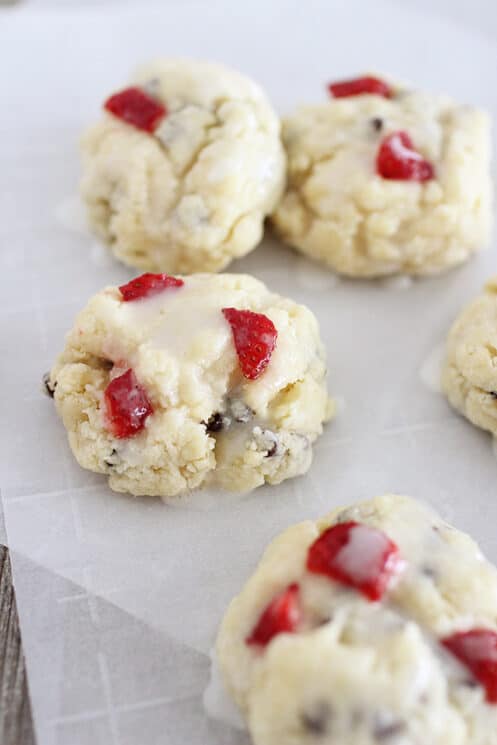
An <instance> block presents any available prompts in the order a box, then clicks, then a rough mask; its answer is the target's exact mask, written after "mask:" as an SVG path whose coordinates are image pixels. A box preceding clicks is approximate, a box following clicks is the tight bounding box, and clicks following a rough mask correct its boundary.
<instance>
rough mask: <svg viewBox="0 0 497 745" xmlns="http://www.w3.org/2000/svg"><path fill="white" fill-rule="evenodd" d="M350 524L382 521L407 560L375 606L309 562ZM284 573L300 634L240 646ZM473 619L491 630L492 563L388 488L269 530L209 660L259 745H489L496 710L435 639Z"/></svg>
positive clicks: (496, 608)
mask: <svg viewBox="0 0 497 745" xmlns="http://www.w3.org/2000/svg"><path fill="white" fill-rule="evenodd" d="M350 520H352V521H356V522H359V523H365V524H367V525H370V526H374V527H376V528H379V529H381V530H383V531H384V532H385V533H386V534H387V535H388V536H389V537H390V538H391V539H392V540H393V541H395V543H396V544H397V545H398V547H399V549H400V551H401V554H402V556H403V558H404V559H405V560H406V568H405V570H404V572H403V574H402V575H401V576H400V579H399V580H398V582H397V584H395V585H394V586H393V588H392V589H391V590H390V591H389V592H388V593H387V595H386V597H384V598H383V600H382V601H381V602H379V603H371V602H369V601H368V600H366V599H365V598H364V597H363V596H362V595H360V594H359V593H358V592H357V591H355V590H353V589H350V588H346V587H344V586H342V585H340V584H338V583H336V582H333V581H332V580H330V579H328V578H327V577H323V576H318V575H315V574H311V573H309V572H308V571H306V568H305V565H306V558H307V551H308V549H309V546H310V545H311V544H312V543H313V542H314V540H315V539H316V538H317V537H318V535H319V534H320V533H322V532H323V530H325V529H326V528H327V527H329V526H330V525H332V524H334V523H337V522H347V521H350ZM292 583H298V585H299V587H300V605H301V608H302V613H303V620H302V622H301V627H300V630H299V631H298V632H297V633H294V634H285V633H280V634H279V635H277V636H275V637H274V638H273V639H272V640H271V641H270V643H269V644H268V645H267V646H266V647H265V648H264V649H260V648H255V647H254V646H252V645H247V644H246V642H245V639H246V638H247V636H248V635H249V634H250V632H251V631H252V629H253V628H254V626H255V624H256V622H257V619H258V618H259V617H260V615H261V613H262V611H263V610H264V608H265V607H266V606H267V605H268V603H269V602H270V601H271V599H272V598H273V597H275V595H277V593H279V592H281V591H282V590H284V589H285V588H286V587H287V586H288V585H289V584H292ZM472 626H486V627H489V628H491V629H497V571H496V570H495V568H494V567H493V566H492V565H490V564H489V563H488V562H486V561H485V560H484V558H483V556H482V554H481V553H480V551H479V549H478V546H477V545H476V544H475V543H474V541H473V540H472V539H471V538H469V536H467V535H465V534H464V533H461V532H459V531H458V530H455V529H454V528H452V527H451V526H449V525H447V524H446V523H444V522H443V521H442V520H441V519H440V518H439V517H438V516H437V515H436V514H434V513H433V512H432V511H431V510H430V509H428V508H426V507H424V506H422V505H420V504H419V503H417V502H415V501H414V500H412V499H410V498H408V497H399V496H394V495H387V496H383V497H377V498H375V499H373V500H370V501H367V502H362V503H359V504H357V505H355V506H352V507H349V508H346V509H337V510H335V511H333V512H332V513H330V514H329V515H327V516H326V517H325V518H323V519H322V520H319V521H317V522H311V521H308V522H304V523H301V524H299V525H296V526H294V527H292V528H290V529H288V530H286V531H285V532H284V533H283V534H281V535H280V536H279V537H278V538H276V539H275V540H274V541H273V542H272V543H271V544H270V546H269V547H268V548H267V550H266V552H265V554H264V556H263V558H262V560H261V562H260V564H259V566H258V567H257V569H256V571H255V573H254V574H253V576H252V577H251V578H250V580H249V581H248V582H247V584H246V586H245V587H244V589H243V590H242V592H241V593H240V595H238V597H236V598H235V599H234V600H233V601H232V603H231V605H230V607H229V609H228V611H227V613H226V615H225V618H224V620H223V622H222V625H221V628H220V632H219V635H218V640H217V656H218V660H219V664H220V668H221V671H222V673H223V676H224V679H225V683H226V686H227V689H228V691H229V692H230V693H231V695H232V696H233V698H234V699H235V701H236V702H237V704H238V706H239V707H240V709H241V711H242V713H243V715H244V717H245V719H246V721H247V724H248V727H249V730H250V732H251V735H252V738H253V741H254V743H255V745H313V744H314V743H316V742H318V741H319V742H320V743H323V744H324V745H377V744H378V743H388V745H420V744H421V743H430V745H448V744H449V743H450V745H495V742H496V740H495V733H496V732H497V706H494V705H490V704H487V703H486V700H485V692H484V690H483V689H482V687H481V686H479V685H475V683H474V681H473V680H472V677H471V674H470V673H469V672H468V670H467V669H466V668H465V667H463V666H462V665H460V664H459V663H458V662H457V661H456V660H455V658H453V657H452V656H451V655H449V654H448V653H447V652H446V651H445V650H444V649H443V647H442V646H441V645H440V644H439V643H438V641H437V640H438V639H439V638H441V637H442V636H445V635H447V634H450V633H453V632H455V631H456V630H462V629H467V628H469V627H472ZM318 735H319V737H318Z"/></svg>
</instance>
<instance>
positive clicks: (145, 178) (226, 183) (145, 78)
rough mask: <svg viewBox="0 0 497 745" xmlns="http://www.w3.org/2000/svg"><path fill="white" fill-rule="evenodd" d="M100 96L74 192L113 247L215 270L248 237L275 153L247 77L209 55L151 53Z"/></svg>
mask: <svg viewBox="0 0 497 745" xmlns="http://www.w3.org/2000/svg"><path fill="white" fill-rule="evenodd" d="M103 108H104V113H103V117H102V119H101V120H100V122H98V123H97V124H96V125H94V126H93V127H91V129H90V130H89V131H88V132H87V133H86V134H85V136H84V138H83V146H82V149H83V181H82V195H83V199H84V201H85V203H86V206H87V208H88V215H89V219H90V222H91V224H92V225H93V227H94V229H95V231H96V232H97V233H98V234H99V235H100V236H101V237H102V238H103V239H104V240H105V241H106V242H107V243H108V244H109V246H110V248H111V250H112V251H113V253H114V254H115V255H116V256H117V258H119V259H121V260H122V261H124V262H125V263H126V264H130V265H132V266H136V267H140V268H143V269H146V270H150V271H168V272H173V273H174V272H182V273H190V272H195V271H218V270H220V269H223V268H224V267H225V266H226V265H227V264H229V262H230V261H231V260H232V259H234V258H236V257H239V256H243V255H245V254H246V253H248V252H249V251H251V250H252V249H253V248H254V247H255V246H256V245H257V244H258V243H259V241H260V239H261V236H262V231H263V223H264V218H265V217H266V216H267V215H268V214H269V213H270V212H271V211H272V210H273V209H274V207H275V206H276V204H277V202H278V200H279V199H280V197H281V194H282V191H283V188H284V181H285V165H286V164H285V155H284V150H283V147H282V145H281V141H280V122H279V119H278V117H277V116H276V114H275V112H274V111H273V109H272V107H271V105H270V103H269V101H268V99H267V98H266V96H265V94H264V93H263V91H262V90H261V88H259V86H258V85H257V84H256V83H254V82H253V81H252V80H250V79H248V78H246V77H244V76H243V75H241V74H239V73H238V72H235V71H233V70H229V69H227V68H225V67H222V66H221V65H217V64H212V63H206V62H200V61H195V60H184V59H180V60H159V61H156V62H154V63H152V64H149V65H147V66H145V67H143V68H142V69H141V70H140V71H139V72H138V74H137V75H136V76H135V78H134V79H133V82H132V83H131V85H130V86H129V87H127V88H124V89H123V90H121V91H118V92H117V93H114V94H112V95H110V97H109V98H108V99H107V100H106V101H105V102H103Z"/></svg>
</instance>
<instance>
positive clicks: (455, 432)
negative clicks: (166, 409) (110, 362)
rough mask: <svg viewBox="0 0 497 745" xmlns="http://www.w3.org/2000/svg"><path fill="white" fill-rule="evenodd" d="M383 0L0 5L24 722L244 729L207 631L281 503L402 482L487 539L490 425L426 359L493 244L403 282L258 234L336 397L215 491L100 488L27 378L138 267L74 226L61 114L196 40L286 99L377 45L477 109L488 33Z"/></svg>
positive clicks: (317, 86) (361, 493)
mask: <svg viewBox="0 0 497 745" xmlns="http://www.w3.org/2000/svg"><path fill="white" fill-rule="evenodd" d="M79 5H81V7H79ZM399 5H400V4H395V5H394V4H393V3H388V2H370V3H367V8H366V7H365V6H366V3H362V2H359V1H358V0H353V1H352V2H348V3H346V4H345V3H340V2H327V3H321V2H318V1H317V0H309V2H307V3H306V4H305V7H304V6H302V4H294V3H291V2H288V3H284V2H277V1H276V2H272V3H263V2H262V1H261V2H256V1H255V0H254V2H251V3H246V4H243V5H242V4H237V3H228V2H213V3H195V2H184V3H177V4H176V3H163V4H162V5H161V6H160V7H158V8H156V9H150V8H148V6H147V5H146V4H145V3H140V4H138V3H136V4H135V5H134V6H132V7H126V6H123V5H121V6H119V7H118V6H116V5H114V6H112V7H105V5H104V7H99V6H98V5H96V4H95V5H93V6H91V5H90V6H87V7H86V8H85V6H84V4H83V3H81V4H78V3H74V4H71V7H70V8H68V7H67V6H64V7H62V6H60V7H58V9H57V10H52V11H50V10H37V8H36V4H33V5H29V4H28V5H27V6H26V7H20V8H19V9H10V10H9V11H0V50H1V51H0V54H1V59H2V63H3V64H2V79H1V86H2V93H3V95H2V101H3V102H4V105H3V106H2V115H1V118H0V129H1V133H2V137H1V141H0V150H1V158H0V164H1V167H0V187H1V190H0V193H1V200H2V220H1V221H0V237H1V244H2V245H1V252H0V266H1V272H0V282H1V283H2V295H1V296H2V311H3V312H2V314H1V315H0V324H1V325H2V331H1V339H2V349H3V354H2V362H1V368H0V370H1V376H2V407H3V415H2V422H3V423H4V425H5V426H4V427H3V428H2V430H3V431H2V434H1V436H2V444H1V458H2V467H1V487H2V497H3V508H4V513H5V522H6V527H7V533H8V540H9V544H10V547H11V550H12V558H13V568H14V576H15V584H16V590H17V599H18V606H19V611H20V619H21V626H22V632H23V640H24V645H25V651H26V657H27V666H28V672H29V681H30V691H31V696H32V704H33V714H34V718H35V725H36V730H37V735H38V745H55V744H58V745H109V744H110V745H156V744H159V743H161V744H162V743H166V744H167V745H185V743H188V745H224V744H226V745H228V744H229V745H242V744H243V743H246V742H247V736H246V735H245V734H244V733H241V732H238V731H236V730H232V729H231V728H229V727H228V726H227V725H225V724H223V723H221V722H216V721H213V720H212V719H210V718H209V717H207V715H206V714H205V711H204V709H203V706H202V694H203V691H204V689H205V686H206V684H207V681H208V677H209V657H208V653H209V650H210V648H211V647H212V643H213V640H214V637H215V632H216V627H217V625H218V622H219V620H220V618H221V616H222V614H223V610H224V608H225V606H226V605H227V603H228V602H229V600H230V599H231V597H232V596H233V595H234V594H235V593H236V592H237V591H238V589H239V588H240V587H241V586H242V583H243V582H244V580H245V579H246V578H247V577H248V575H249V574H250V572H251V571H252V570H253V568H254V566H255V564H256V562H257V560H258V557H259V556H260V554H261V552H262V550H263V548H264V547H265V545H266V544H267V542H268V541H269V540H270V539H271V538H272V537H273V536H274V535H275V534H277V533H278V532H280V531H281V530H283V529H284V528H285V527H286V526H288V525H289V524H291V523H294V522H295V521H298V520H301V519H304V518H307V517H317V516H318V515H321V514H323V513H325V512H327V511H328V510H330V509H331V508H332V507H334V506H336V505H338V504H340V503H347V502H349V501H351V500H355V499H358V498H367V497H372V496H374V495H376V494H378V493H382V492H385V491H398V492H404V493H408V494H411V495H412V496H416V497H419V498H422V499H424V500H426V501H428V502H430V503H431V504H433V505H434V506H435V507H436V508H437V509H439V510H440V511H441V512H442V514H443V515H444V516H445V517H446V518H447V519H449V520H452V521H454V522H455V523H456V524H457V525H458V526H459V527H461V528H463V529H465V530H467V531H469V532H471V533H473V534H474V535H475V537H476V538H478V540H479V541H480V542H481V544H482V547H483V548H484V550H485V551H486V552H487V553H488V555H489V556H490V557H491V558H493V559H494V560H497V542H496V539H495V525H496V524H497V500H496V499H495V495H496V486H495V484H496V473H497V462H496V459H495V456H494V454H493V451H492V446H491V441H490V438H489V437H488V436H487V435H485V434H484V433H482V432H479V431H477V430H476V429H474V428H473V427H471V426H470V425H469V424H468V423H466V422H465V421H463V420H462V419H461V418H460V417H458V416H456V415H455V414H454V413H453V412H452V411H451V410H450V409H449V407H448V406H447V404H446V402H445V401H444V399H443V398H442V397H441V396H440V395H438V394H437V393H436V392H434V391H433V390H431V389H430V388H429V387H427V386H426V384H425V383H424V382H423V380H422V377H423V379H425V380H426V377H427V370H428V371H429V369H431V368H430V365H428V367H427V366H426V365H425V366H424V363H425V361H426V360H429V359H432V358H433V354H434V350H436V349H437V348H438V347H439V345H440V344H441V343H442V342H443V339H444V336H445V333H446V331H447V328H448V326H449V324H450V322H451V320H452V319H453V318H454V316H455V315H456V313H457V312H458V311H459V308H460V307H461V305H462V304H463V303H464V302H466V301H467V300H468V299H470V298H472V297H473V295H474V294H475V293H476V292H477V291H478V290H479V288H480V286H481V284H482V283H483V281H484V279H485V278H486V277H487V276H488V275H490V274H491V273H492V271H494V270H495V269H497V264H496V262H495V253H494V251H490V252H487V253H485V254H482V255H480V256H479V257H477V258H476V259H475V260H474V261H472V262H470V263H469V264H468V265H466V266H464V267H462V268H461V269H458V270H456V271H454V272H452V273H450V274H448V275H446V276H445V277H442V278H439V279H433V280H426V281H415V282H413V283H410V282H408V281H405V280H404V279H402V278H401V279H400V280H394V281H381V282H351V281H345V280H340V281H337V279H336V278H335V277H334V276H333V275H332V274H331V273H329V272H327V271H326V270H323V269H321V268H319V267H318V266H316V265H314V264H312V263H310V262H309V261H308V260H307V259H305V258H303V257H301V256H299V255H298V254H296V253H295V252H293V251H292V250H290V249H289V248H286V247H284V246H282V245H279V244H278V243H276V242H275V241H274V240H271V239H266V241H265V242H264V243H263V244H262V245H261V246H260V247H259V248H258V249H257V250H256V251H255V252H254V253H253V254H252V255H250V256H249V257H248V258H246V259H245V260H243V261H239V262H236V263H235V264H233V265H232V267H231V268H232V270H233V271H244V272H245V271H246V272H251V273H253V274H255V275H256V276H258V277H259V278H260V279H262V280H263V281H265V282H267V283H268V284H269V285H270V287H272V288H273V289H274V290H275V291H278V292H281V293H284V294H288V295H289V296H291V297H293V298H295V299H296V300H298V301H301V302H304V303H307V304H309V305H310V306H311V308H312V309H313V310H314V311H315V313H316V314H317V316H318V318H319V321H320V324H321V329H322V335H323V338H324V341H325V344H326V346H327V349H328V356H329V385H330V390H331V392H332V393H333V394H336V395H337V396H339V397H340V400H341V401H342V404H341V406H340V413H339V417H338V418H337V420H336V421H334V422H333V423H331V424H330V425H329V426H328V427H327V428H326V431H325V433H324V435H323V436H322V437H321V439H320V440H319V441H318V442H317V444H316V447H315V461H314V464H313V466H312V469H311V470H310V472H309V474H308V475H307V476H305V477H303V478H300V479H296V480H293V481H288V482H286V483H284V484H282V485H281V486H279V487H269V488H263V489H259V490H258V491H257V492H255V493H254V494H252V495H249V496H246V497H244V498H243V499H240V500H235V501H233V500H229V499H225V498H224V499H222V501H221V504H220V505H219V507H218V508H217V509H204V506H205V505H204V504H203V502H202V499H201V498H200V497H199V500H198V504H197V503H196V501H195V500H194V499H192V500H190V502H189V504H188V506H187V507H186V508H184V509H182V508H179V507H174V508H171V507H165V506H164V505H163V504H162V503H161V502H159V501H158V500H153V499H133V498H130V497H126V496H123V495H117V494H113V493H112V492H110V490H109V489H108V488H107V486H106V483H105V479H104V478H103V477H99V476H96V475H94V474H91V473H88V472H85V471H83V470H81V469H80V468H79V467H78V466H77V464H76V462H75V461H74V459H73V457H72V455H71V453H70V451H69V448H68V446H67V443H66V437H65V433H64V430H63V427H62V424H61V422H60V421H59V419H58V418H57V416H56V415H55V411H54V408H53V404H52V402H51V401H50V399H49V398H48V397H46V396H44V395H43V393H42V392H41V383H40V381H41V377H42V374H43V373H44V372H45V371H46V370H48V369H49V367H50V365H51V363H52V361H53V359H54V356H55V355H56V353H57V352H59V351H60V350H61V348H62V345H63V335H64V333H65V332H66V331H67V330H68V329H69V327H70V326H71V324H72V321H73V318H74V316H75V314H76V312H77V311H78V310H79V309H80V308H81V307H82V306H83V305H84V304H85V302H86V301H87V299H88V297H89V296H90V295H91V294H92V293H94V292H96V291H97V290H99V289H100V288H101V287H102V286H104V285H106V284H120V283H122V282H124V281H126V280H127V279H128V278H130V277H131V276H133V272H132V271H131V270H129V269H126V268H125V267H124V266H121V265H119V264H118V263H117V262H115V261H114V260H113V259H112V258H110V257H109V256H108V254H107V253H106V251H105V250H104V249H103V248H102V247H101V246H99V245H98V243H97V242H96V240H95V239H94V238H93V237H92V236H91V235H90V234H89V232H88V231H87V229H86V228H85V224H84V220H82V219H81V215H80V210H79V207H78V203H77V199H75V195H76V193H77V182H78V173H79V165H78V154H77V141H78V137H79V135H80V132H81V130H82V128H83V126H84V125H85V124H86V123H88V122H90V121H91V120H92V119H94V118H95V117H96V116H97V115H98V109H99V106H100V103H101V101H102V100H103V99H104V97H105V96H106V95H107V94H108V93H109V92H110V91H112V90H115V89H116V88H118V87H120V86H121V85H122V84H123V81H125V80H126V77H127V75H128V72H129V70H130V69H131V68H133V66H134V65H135V64H137V63H138V62H140V61H142V60H144V59H147V58H150V57H153V56H156V55H159V54H165V55H193V56H197V57H206V58H211V59H217V60H219V61H222V62H225V63H227V64H231V65H233V66H235V67H239V68H240V69H241V70H242V71H244V72H246V73H248V74H250V75H253V76H254V77H255V78H256V79H258V80H259V81H260V82H261V83H262V84H263V85H264V86H265V87H266V88H267V90H268V92H269V95H270V96H271V98H272V99H273V101H274V102H275V105H276V106H277V108H278V109H279V110H280V111H282V112H283V111H289V110H291V108H292V107H293V106H294V105H295V104H296V103H298V102H299V101H305V100H307V101H312V100H315V101H319V100H323V99H324V96H325V95H326V93H325V91H324V90H323V84H324V83H325V82H326V81H327V80H328V79H330V78H340V77H342V76H346V75H351V74H355V73H356V72H358V71H362V70H364V69H370V68H371V67H374V68H376V69H379V70H382V69H383V70H386V71H390V72H391V73H392V74H397V75H398V76H399V77H400V78H401V79H411V80H413V81H416V83H417V84H419V85H420V86H425V87H428V88H430V89H433V90H447V91H449V92H450V93H452V94H453V95H454V96H455V97H458V98H460V99H462V100H467V101H469V102H472V103H473V102H474V103H478V104H481V105H484V106H486V107H487V108H489V109H490V110H491V111H493V113H494V114H495V113H496V112H497V93H496V89H495V85H493V84H491V83H492V80H491V78H489V76H490V75H491V72H490V71H491V70H493V69H494V67H495V64H494V63H495V52H496V47H495V46H494V45H493V44H492V43H491V42H490V41H488V40H485V39H484V38H483V37H481V38H480V37H478V36H477V35H476V34H473V35H470V34H469V33H467V32H465V31H464V30H463V29H460V28H458V27H457V26H455V25H450V24H447V23H446V22H445V21H444V20H443V18H437V17H435V16H433V18H430V21H429V23H427V21H426V16H421V15H417V14H416V13H415V12H414V11H409V10H405V11H404V10H403V8H402V7H399ZM345 6H346V7H345ZM359 16H360V18H361V23H360V24H358V23H357V18H358V17H359ZM371 29H375V31H374V33H371ZM381 29H383V30H384V31H386V30H388V34H387V35H385V34H383V35H382V33H381ZM387 37H388V38H387ZM420 39H422V43H423V48H422V55H420V46H419V42H420ZM423 366H424V367H423ZM422 369H424V373H423V376H422V375H421V373H420V371H421V370H422ZM428 377H429V375H428Z"/></svg>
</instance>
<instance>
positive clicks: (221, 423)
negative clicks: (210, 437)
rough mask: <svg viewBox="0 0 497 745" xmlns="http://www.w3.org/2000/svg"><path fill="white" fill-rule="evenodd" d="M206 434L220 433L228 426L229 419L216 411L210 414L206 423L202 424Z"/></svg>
mask: <svg viewBox="0 0 497 745" xmlns="http://www.w3.org/2000/svg"><path fill="white" fill-rule="evenodd" d="M204 424H205V428H206V430H207V432H220V431H221V430H222V429H224V427H226V426H227V425H228V424H229V419H227V417H225V416H223V414H221V412H219V411H216V412H215V413H214V414H211V416H210V417H209V419H208V420H207V422H204Z"/></svg>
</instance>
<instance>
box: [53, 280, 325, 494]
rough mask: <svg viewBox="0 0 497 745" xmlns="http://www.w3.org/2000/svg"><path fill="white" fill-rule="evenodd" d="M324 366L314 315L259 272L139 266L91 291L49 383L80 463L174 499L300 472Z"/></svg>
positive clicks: (320, 417) (121, 485) (320, 413)
mask: <svg viewBox="0 0 497 745" xmlns="http://www.w3.org/2000/svg"><path fill="white" fill-rule="evenodd" d="M325 376H326V364H325V352H324V348H323V345H322V343H321V340H320V337H319V329H318V324H317V321H316V319H315V317H314V316H313V314H312V313H311V312H310V311H309V310H308V309H307V308H306V307H304V306H302V305H297V304H296V303H294V302H292V301H291V300H288V299H286V298H282V297H280V296H278V295H275V294H273V293H271V292H269V290H268V289H267V288H266V287H265V286H264V285H263V284H262V283H261V282H259V281H258V280H256V279H254V278H252V277H250V276H246V275H230V274H225V275H219V276H218V275H209V274H199V275H192V276H189V277H184V278H179V277H169V276H167V275H143V277H140V278H137V279H135V280H132V281H131V282H130V283H128V284H127V285H124V286H122V287H121V288H117V287H108V288H106V289H105V290H103V291H102V292H100V293H98V294H97V295H95V296H94V297H93V298H92V299H91V300H90V301H89V303H88V305H87V306H86V308H85V309H84V310H83V311H82V312H81V313H80V314H79V316H78V317H77V319H76V322H75V325H74V328H73V329H72V331H70V333H69V334H68V336H67V339H66V346H65V349H64V351H63V353H62V354H61V355H60V357H59V359H58V360H57V362H56V363H55V365H54V368H53V370H52V371H51V374H50V379H49V381H48V386H49V388H50V389H51V390H53V392H54V399H55V404H56V407H57V410H58V412H59V414H60V415H61V417H62V419H63V422H64V425H65V427H66V430H67V433H68V437H69V443H70V446H71V448H72V450H73V453H74V455H75V456H76V458H77V460H78V462H79V463H80V465H81V466H83V467H84V468H88V469H90V470H92V471H96V472H98V473H104V474H106V475H107V476H108V478H109V485H110V486H111V488H112V489H115V490H116V491H122V492H130V493H131V494H135V495H158V496H162V497H174V496H176V495H180V494H182V493H184V492H186V491H189V490H192V489H194V488H195V487H199V486H201V485H203V484H212V485H216V486H220V487H223V488H225V489H228V490H232V491H248V490H250V489H253V488H255V487H257V486H259V485H261V484H263V483H265V482H267V483H271V484H277V483H279V482H281V481H283V480H284V479H286V478H290V477H292V476H296V475H299V474H301V473H304V472H305V471H307V469H308V468H309V466H310V463H311V460H312V443H313V441H314V440H315V439H316V437H317V436H318V435H319V434H320V433H321V431H322V425H323V422H324V421H326V420H327V419H328V418H330V417H331V415H332V413H333V404H332V401H331V400H330V398H329V396H328V393H327V389H326V381H325ZM220 499H222V497H220Z"/></svg>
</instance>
